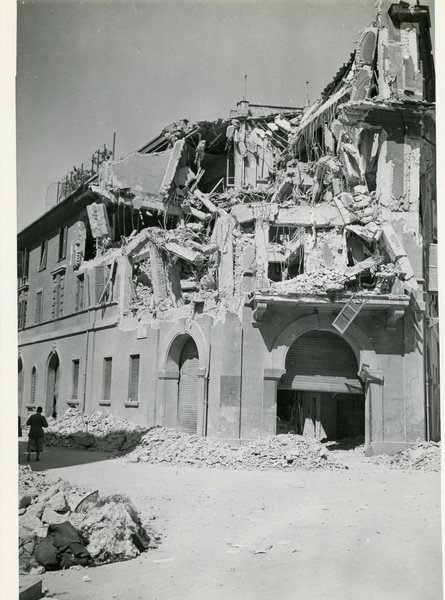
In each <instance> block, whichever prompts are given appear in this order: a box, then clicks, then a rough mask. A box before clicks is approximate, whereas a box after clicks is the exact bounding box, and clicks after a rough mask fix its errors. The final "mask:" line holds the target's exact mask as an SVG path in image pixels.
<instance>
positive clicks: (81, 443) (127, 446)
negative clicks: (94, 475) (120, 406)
mask: <svg viewBox="0 0 445 600" xmlns="http://www.w3.org/2000/svg"><path fill="white" fill-rule="evenodd" d="M146 431H147V428H146V427H140V426H139V425H135V424H134V423H130V422H129V421H127V420H126V419H121V418H119V417H112V416H110V415H107V414H105V413H102V412H101V411H96V412H94V413H92V414H91V415H87V414H85V413H83V412H82V411H80V410H78V409H77V408H69V409H68V410H67V411H66V412H65V413H64V415H63V416H62V417H60V418H59V419H53V418H51V417H49V418H48V429H47V430H46V431H45V445H47V446H70V447H75V448H84V449H94V450H102V451H109V452H128V451H129V450H131V449H132V448H134V447H135V446H136V445H137V444H138V442H139V441H140V439H141V437H142V436H143V435H144V433H145V432H146Z"/></svg>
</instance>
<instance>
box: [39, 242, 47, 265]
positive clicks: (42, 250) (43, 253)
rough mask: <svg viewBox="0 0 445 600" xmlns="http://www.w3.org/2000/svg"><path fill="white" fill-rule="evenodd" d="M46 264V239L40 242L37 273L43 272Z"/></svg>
mask: <svg viewBox="0 0 445 600" xmlns="http://www.w3.org/2000/svg"><path fill="white" fill-rule="evenodd" d="M47 262H48V238H45V239H44V240H42V241H41V242H40V263H39V271H44V270H45V269H46V265H47Z"/></svg>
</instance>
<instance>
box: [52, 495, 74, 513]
mask: <svg viewBox="0 0 445 600" xmlns="http://www.w3.org/2000/svg"><path fill="white" fill-rule="evenodd" d="M47 506H48V508H51V509H52V510H54V511H56V512H58V513H66V512H68V510H69V506H68V503H67V501H66V497H65V494H64V493H63V492H58V493H57V494H55V495H54V496H53V497H52V498H50V500H48V504H47Z"/></svg>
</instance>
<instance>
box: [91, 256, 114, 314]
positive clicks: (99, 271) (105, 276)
mask: <svg viewBox="0 0 445 600" xmlns="http://www.w3.org/2000/svg"><path fill="white" fill-rule="evenodd" d="M113 269H114V263H113V265H105V266H99V267H96V268H95V277H96V304H102V303H103V302H111V300H112V299H113V282H112V281H111V275H112V270H113Z"/></svg>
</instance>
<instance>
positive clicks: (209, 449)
mask: <svg viewBox="0 0 445 600" xmlns="http://www.w3.org/2000/svg"><path fill="white" fill-rule="evenodd" d="M127 459H128V460H129V461H131V462H146V463H152V464H156V463H165V464H170V465H174V466H194V467H203V468H206V467H207V468H220V469H246V470H261V471H267V470H270V469H284V470H305V471H311V470H318V469H322V470H335V469H344V468H346V467H344V466H343V465H342V464H341V463H339V462H338V461H336V460H335V459H334V458H332V457H331V456H330V455H329V452H328V451H327V450H326V448H325V447H324V446H323V445H322V444H321V443H320V442H318V441H316V440H314V439H311V438H308V437H304V436H300V435H284V434H283V435H277V436H274V437H270V438H264V439H257V440H254V441H251V442H248V443H245V444H242V445H241V446H239V447H232V446H229V445H227V444H224V443H221V442H218V441H217V440H211V439H209V438H202V437H199V436H197V435H189V434H187V433H182V432H179V431H177V430H175V429H169V428H166V427H153V428H152V429H150V430H149V431H148V432H147V433H146V434H145V436H144V437H143V438H142V440H141V442H140V444H139V445H138V446H137V448H135V449H134V450H133V451H132V452H130V453H129V454H128V455H127Z"/></svg>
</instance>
